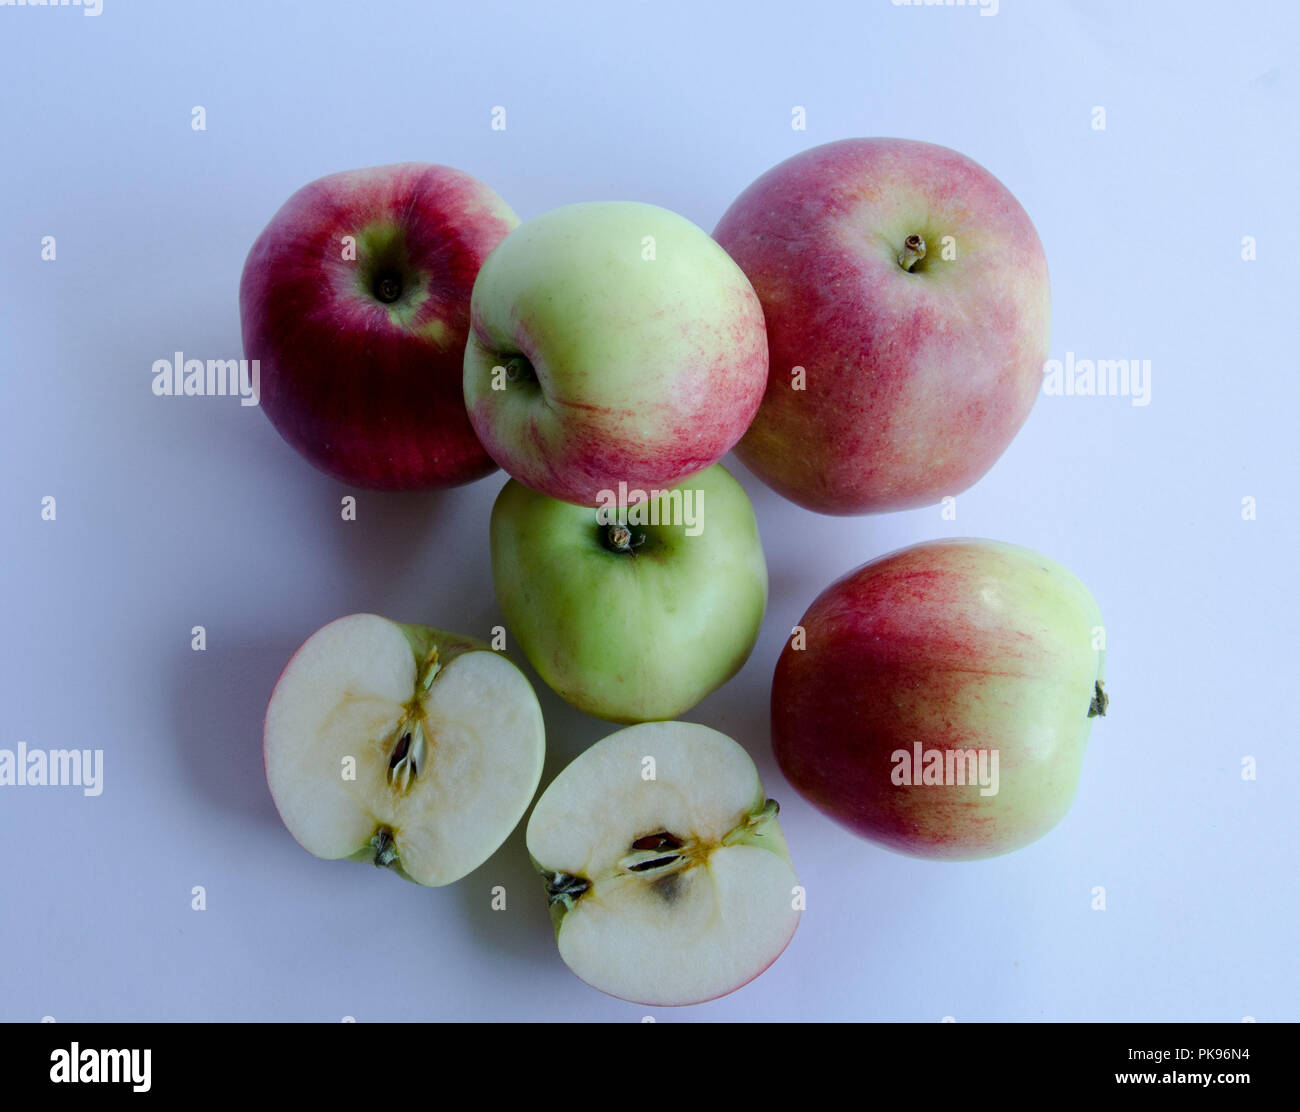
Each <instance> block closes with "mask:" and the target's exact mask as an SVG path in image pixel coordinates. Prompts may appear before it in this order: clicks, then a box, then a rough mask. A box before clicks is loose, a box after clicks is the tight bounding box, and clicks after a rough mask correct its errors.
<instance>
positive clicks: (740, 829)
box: [526, 722, 803, 1005]
mask: <svg viewBox="0 0 1300 1112" xmlns="http://www.w3.org/2000/svg"><path fill="white" fill-rule="evenodd" d="M777 811H778V807H777V805H776V801H775V800H771V799H768V798H767V793H766V792H765V791H764V790H763V785H762V783H761V782H760V781H759V778H758V771H757V770H756V769H755V768H754V762H753V761H751V760H750V759H749V754H747V753H746V752H745V750H744V749H742V748H741V747H740V746H739V745H737V744H736V742H735V741H733V740H732V739H731V738H729V737H727V736H726V734H721V733H719V732H718V731H717V730H711V729H709V728H708V727H707V726H696V725H692V724H691V723H688V722H649V723H646V724H644V725H640V726H632V727H630V728H628V729H626V730H619V731H618V732H617V733H615V734H611V735H610V736H609V737H607V738H605V739H604V740H603V741H598V742H597V743H596V744H595V745H593V746H592V747H591V748H590V749H588V750H587V751H586V752H585V753H583V754H582V755H581V756H579V757H578V758H577V759H576V760H575V761H573V763H572V764H570V765H569V766H568V767H567V768H566V769H565V770H564V771H563V772H561V773H560V775H559V776H557V777H556V778H555V780H554V781H553V782H552V784H551V786H550V787H548V788H547V789H546V791H545V792H543V793H542V798H541V799H539V800H538V801H537V806H536V807H535V808H533V813H532V815H531V816H530V817H529V819H528V830H527V834H526V840H527V843H528V853H529V855H530V856H531V857H532V860H533V864H534V865H535V866H536V868H537V869H538V870H539V871H540V872H541V874H542V876H543V878H544V879H545V881H546V893H547V896H548V897H549V899H550V906H551V920H552V922H553V923H554V926H555V936H556V942H557V943H558V945H559V948H560V956H561V957H562V958H563V959H564V961H565V964H567V965H568V967H569V968H570V969H572V970H573V972H574V973H576V974H577V975H578V976H579V977H581V978H582V979H583V980H584V981H586V982H587V984H589V985H591V986H593V987H594V988H598V989H600V990H601V991H602V992H607V993H609V994H610V995H611V996H618V997H621V998H622V999H624V1000H632V1001H635V1002H636V1003H638V1004H650V1005H677V1004H694V1003H699V1002H700V1001H703V1000H711V999H713V998H714V997H717V996H722V995H724V994H725V993H728V992H732V991H734V990H735V989H738V988H740V987H741V986H742V985H744V984H746V983H748V982H749V981H751V980H753V979H754V978H755V977H757V976H758V975H759V974H760V973H762V972H763V970H765V969H766V968H767V967H768V966H769V965H771V964H772V963H773V962H774V961H776V959H777V958H778V957H779V956H780V954H781V952H782V951H783V950H784V949H785V947H786V944H787V943H788V942H789V941H790V939H791V937H792V936H793V935H794V932H795V928H796V927H797V926H798V925H799V909H800V908H801V907H802V906H803V900H802V892H801V890H800V889H799V887H798V885H799V881H798V880H797V879H796V877H795V873H794V869H793V867H792V866H791V864H790V855H789V853H788V851H787V850H786V844H785V838H784V837H783V836H782V834H781V824H780V823H779V822H778V820H777Z"/></svg>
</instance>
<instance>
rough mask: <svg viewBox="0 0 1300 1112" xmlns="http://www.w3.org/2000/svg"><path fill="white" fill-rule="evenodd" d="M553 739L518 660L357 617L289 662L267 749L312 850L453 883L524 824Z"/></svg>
mask: <svg viewBox="0 0 1300 1112" xmlns="http://www.w3.org/2000/svg"><path fill="white" fill-rule="evenodd" d="M545 744H546V743H545V729H544V727H543V724H542V712H541V708H540V707H539V706H538V704H537V696H536V695H535V694H534V693H533V689H532V686H531V685H530V684H529V682H528V680H527V679H525V678H524V675H523V673H522V672H520V671H519V669H518V668H516V667H515V666H514V665H513V664H512V663H511V662H510V661H509V660H508V659H507V658H506V657H505V656H503V655H501V654H500V653H497V652H493V651H492V650H491V649H490V648H489V647H488V646H487V645H485V644H483V643H482V642H480V641H477V640H475V639H474V638H471V637H463V636H460V635H458V634H454V633H446V632H444V631H442V630H439V629H433V628H431V627H429V626H421V625H406V624H402V623H399V622H393V621H389V620H388V619H387V618H381V617H378V616H377V615H375V614H351V615H349V616H347V617H345V618H339V619H338V620H337V621H334V622H331V623H330V624H329V625H327V626H325V627H324V628H323V629H321V630H319V631H317V632H316V633H314V634H312V636H311V637H309V638H308V639H307V641H306V642H305V643H304V644H303V646H302V647H301V648H300V649H299V650H298V651H297V653H295V654H294V656H293V659H291V660H290V661H289V664H288V665H287V667H286V668H285V670H284V672H283V674H282V675H281V676H280V679H279V681H278V682H277V683H276V685H275V690H274V691H273V692H272V693H271V701H270V704H269V705H268V706H267V708H266V724H265V728H264V740H263V755H264V758H265V762H266V779H267V783H268V784H269V785H270V788H271V795H272V797H273V798H274V799H275V805H276V807H277V808H278V809H279V812H280V817H281V818H282V819H283V820H284V824H285V826H287V827H288V828H289V832H290V833H291V834H292V835H293V836H294V837H295V838H296V839H297V840H298V842H299V844H301V845H302V847H303V848H304V849H306V850H307V851H308V852H310V853H313V854H315V855H316V856H317V857H323V858H326V859H329V860H334V859H337V858H341V857H347V858H351V859H352V860H362V861H372V862H373V863H374V864H376V865H380V866H385V867H388V868H392V869H394V870H395V871H396V872H398V873H399V874H400V875H402V876H404V877H406V878H407V879H408V880H413V881H415V882H416V883H417V884H426V885H441V884H450V883H451V882H452V881H453V880H458V879H460V878H461V877H462V876H464V875H465V874H466V873H468V872H470V871H471V870H473V869H475V868H477V867H478V866H479V865H481V864H482V863H483V862H484V861H486V860H487V858H488V857H490V856H491V855H492V853H493V852H494V851H495V850H496V849H497V847H498V846H500V845H501V843H502V842H503V841H505V839H506V837H507V836H508V835H509V833H510V831H511V830H513V829H514V827H515V825H516V824H517V823H518V822H519V820H520V818H521V817H522V816H523V813H524V811H525V810H526V809H527V807H528V804H529V802H530V801H531V800H532V798H533V793H534V792H535V791H536V790H537V782H538V780H539V779H540V777H541V773H542V758H543V754H544V751H545Z"/></svg>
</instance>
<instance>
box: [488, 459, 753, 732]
mask: <svg viewBox="0 0 1300 1112" xmlns="http://www.w3.org/2000/svg"><path fill="white" fill-rule="evenodd" d="M638 493H641V494H645V493H647V492H638ZM611 494H612V495H614V497H613V498H611V500H610V502H609V503H608V504H607V505H604V506H601V507H598V508H595V509H593V508H592V507H589V506H576V505H573V504H572V503H569V502H562V501H560V500H558V499H555V498H548V497H547V496H546V495H544V494H538V493H537V492H536V491H533V490H529V489H528V487H526V486H524V485H523V484H522V483H520V482H518V481H516V480H514V479H511V480H510V481H509V482H508V483H506V485H505V486H504V487H503V488H502V490H501V493H500V494H499V495H498V496H497V500H496V504H495V505H494V506H493V508H492V526H491V534H492V578H493V582H494V584H495V587H496V596H497V602H498V603H499V604H500V607H501V612H502V614H503V615H504V617H505V620H506V625H507V626H508V627H509V629H510V631H511V633H512V634H513V635H514V636H515V637H516V638H517V639H518V641H519V644H520V646H521V647H522V648H523V651H524V655H525V656H527V657H528V660H529V661H530V662H531V664H532V665H533V667H534V668H535V669H537V672H538V674H539V675H540V676H541V677H542V679H543V680H545V681H546V682H547V684H549V685H550V686H551V687H552V688H553V689H554V690H555V691H556V692H557V693H558V694H559V695H561V696H562V697H563V698H564V699H567V700H568V701H569V702H570V703H572V704H573V705H574V706H576V707H578V708H579V709H580V710H583V711H586V712H587V713H588V714H592V715H595V716H596V717H598V718H607V719H611V720H613V721H615V722H644V721H648V720H650V719H663V718H675V717H677V716H678V715H679V714H681V713H683V712H684V711H686V710H689V709H690V708H691V707H693V706H694V705H695V704H696V703H698V702H699V701H700V700H701V699H703V698H704V696H706V695H707V694H709V692H711V691H713V690H714V689H715V688H718V687H720V686H721V685H722V684H724V683H726V682H727V680H729V679H731V677H732V676H734V675H735V674H736V673H737V672H738V671H739V670H740V668H741V666H742V665H743V664H744V663H745V661H746V660H747V659H748V658H749V654H750V652H751V650H752V649H753V648H754V641H755V640H756V638H757V637H758V630H759V626H760V625H761V623H762V621H763V610H764V607H765V606H766V604H767V564H766V563H765V561H764V559H763V548H762V545H761V543H760V542H759V537H758V524H757V522H756V521H755V520H754V508H753V506H751V505H750V501H749V497H748V495H746V494H745V491H744V489H743V488H742V487H741V485H740V484H739V483H738V482H736V480H735V479H733V478H732V477H731V475H730V474H728V472H727V471H726V469H725V468H723V467H722V465H721V464H715V465H714V466H713V467H710V468H709V469H708V470H706V471H702V472H700V473H699V474H698V475H696V476H694V477H693V478H691V479H688V480H687V481H686V482H684V483H682V484H681V485H680V486H678V487H675V488H670V489H669V490H664V491H659V490H656V491H654V492H653V494H654V495H655V497H646V498H642V499H639V500H633V501H632V502H630V503H629V502H628V500H627V499H623V500H622V503H620V501H619V500H618V498H617V492H611Z"/></svg>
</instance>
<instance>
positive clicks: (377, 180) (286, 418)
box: [239, 162, 519, 490]
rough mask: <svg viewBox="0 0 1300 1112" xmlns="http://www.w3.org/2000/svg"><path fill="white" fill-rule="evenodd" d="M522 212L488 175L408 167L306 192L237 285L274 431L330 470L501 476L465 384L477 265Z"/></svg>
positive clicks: (376, 483) (262, 241)
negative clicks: (477, 431) (478, 429)
mask: <svg viewBox="0 0 1300 1112" xmlns="http://www.w3.org/2000/svg"><path fill="white" fill-rule="evenodd" d="M518 222H519V221H518V219H517V218H516V217H515V214H514V213H513V212H511V211H510V209H509V208H508V207H507V206H506V204H505V202H504V201H502V200H501V198H500V197H498V196H497V195H496V194H495V193H494V192H493V191H492V190H491V189H489V188H488V187H487V186H486V185H484V184H483V183H482V182H480V181H478V180H476V179H475V178H472V177H470V176H469V175H468V174H465V173H462V172H461V171H459V170H453V169H451V168H450V167H447V166H434V165H428V164H425V163H417V162H408V163H401V164H398V165H394V166H377V167H374V168H372V169H368V170H352V171H348V172H345V173H340V174H331V175H329V176H328V177H324V178H321V179H320V180H318V181H314V182H312V183H311V184H310V185H307V186H304V187H303V188H302V189H300V190H298V192H297V193H295V194H294V195H293V196H292V197H290V198H289V200H288V201H286V202H285V204H284V206H283V207H282V208H281V209H280V211H279V212H277V213H276V214H275V216H274V217H273V218H272V220H271V223H270V224H268V225H267V227H266V230H265V231H263V232H262V234H261V235H260V236H258V238H257V242H256V243H254V244H253V249H252V250H251V251H250V252H249V254H248V260H247V262H245V264H244V274H243V278H242V280H241V282H240V288H239V307H240V317H241V319H242V324H243V334H244V353H245V356H246V357H247V358H249V359H256V360H258V361H259V364H260V373H261V399H260V400H261V406H262V409H263V410H265V411H266V415H267V416H268V417H269V418H270V419H271V423H272V424H273V425H274V426H275V427H276V429H277V430H278V431H279V433H280V435H281V436H283V437H284V439H285V440H286V441H287V442H288V443H289V444H290V445H292V446H293V447H294V448H295V449H296V450H297V451H298V452H299V453H300V454H301V455H302V456H303V457H304V458H305V459H307V460H308V461H309V462H310V463H312V464H314V465H315V466H316V467H318V468H319V469H320V470H321V471H324V472H325V473H326V474H327V475H330V476H332V477H333V478H335V479H338V480H339V481H341V482H344V483H349V484H351V485H353V486H358V487H365V488H368V489H373V490H415V489H438V488H444V487H450V486H455V485H457V484H460V483H467V482H469V481H471V480H473V479H479V478H482V477H483V476H484V475H487V474H488V473H490V472H492V471H494V470H496V465H495V464H494V463H493V462H492V460H491V458H490V457H489V456H488V455H487V453H486V452H484V451H483V447H482V445H481V444H479V442H478V438H477V437H475V435H474V430H473V429H472V428H471V427H470V423H469V416H468V415H467V414H466V412H465V401H464V396H463V393H462V390H461V364H462V360H463V357H464V351H465V340H466V337H467V335H468V333H469V299H470V291H471V290H472V289H473V286H474V279H475V277H476V276H477V275H478V270H479V267H480V266H481V265H482V263H483V260H484V259H485V258H486V257H487V254H488V252H489V251H491V250H492V248H494V247H495V246H496V245H497V244H498V243H500V242H501V240H502V239H503V238H505V235H506V233H507V232H509V231H510V229H511V228H513V227H514V226H515V225H516V224H517V223H518Z"/></svg>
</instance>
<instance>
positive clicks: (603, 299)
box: [464, 201, 767, 506]
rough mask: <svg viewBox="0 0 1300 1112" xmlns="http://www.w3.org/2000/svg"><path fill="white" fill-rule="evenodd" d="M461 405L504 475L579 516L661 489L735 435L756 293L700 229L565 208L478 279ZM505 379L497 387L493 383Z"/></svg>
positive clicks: (533, 225) (751, 381)
mask: <svg viewBox="0 0 1300 1112" xmlns="http://www.w3.org/2000/svg"><path fill="white" fill-rule="evenodd" d="M470 318H471V330H470V337H469V342H468V344H467V346H466V348H465V361H464V390H465V403H466V406H467V408H468V410H469V415H470V421H471V423H472V424H473V426H474V429H475V431H476V433H477V435H478V436H479V438H480V440H481V441H482V443H483V446H484V447H485V448H486V449H487V452H488V454H489V455H491V456H492V458H493V459H494V460H496V461H497V462H498V463H499V464H500V465H501V466H502V467H504V468H505V470H506V471H507V472H509V473H510V474H511V475H512V476H513V477H514V478H516V479H519V480H520V481H521V482H523V483H525V484H526V485H528V486H530V487H532V488H533V489H534V490H539V491H541V492H542V493H543V494H549V495H550V496H551V497H553V498H561V499H564V500H565V501H568V502H573V503H576V504H578V505H583V506H595V505H597V504H598V501H599V492H600V491H602V490H612V489H616V488H617V486H618V483H619V482H620V481H624V482H626V483H627V484H628V485H629V486H630V487H635V488H640V489H643V490H650V489H653V488H664V487H670V486H673V485H675V484H677V483H680V482H682V481H683V480H684V479H686V478H688V477H690V476H691V475H694V474H696V473H697V472H699V471H702V470H704V468H706V467H709V466H710V465H712V464H714V463H717V462H718V460H720V459H721V458H722V457H723V456H724V455H725V454H726V453H727V452H728V451H729V450H730V449H731V448H732V446H733V445H734V444H735V443H736V442H737V441H738V440H739V439H740V438H741V436H743V435H744V432H745V430H746V429H747V428H748V427H749V423H750V421H752V420H753V417H754V414H755V413H757V412H758V406H759V403H760V402H761V401H762V398H763V392H764V390H765V389H766V385H767V331H766V328H765V326H764V323H763V309H762V306H761V305H760V304H759V300H758V295H757V294H756V293H755V292H754V288H753V287H752V286H751V285H750V284H749V279H748V278H746V277H745V275H744V273H743V272H742V271H741V269H740V267H738V266H737V265H736V264H735V263H734V262H733V261H732V260H731V257H730V256H729V255H728V254H727V253H726V252H725V251H724V250H723V249H722V248H721V247H719V246H718V244H717V243H716V242H715V241H714V240H713V239H712V238H711V237H710V236H709V234H708V233H707V232H705V231H704V230H703V229H701V228H699V227H697V226H696V225H694V224H692V223H691V222H690V221H689V220H687V219H686V218H685V217H682V216H678V215H677V214H676V213H674V212H669V211H668V210H667V209H663V208H659V207H657V206H655V205H646V204H638V203H635V202H629V201H606V202H591V203H587V204H578V205H567V206H565V207H563V208H558V209H554V210H552V211H551V212H547V213H543V214H542V215H541V216H538V217H535V218H533V219H532V220H529V221H527V222H526V223H524V224H522V225H520V226H519V227H518V228H516V229H515V230H514V231H513V232H512V233H511V234H510V235H508V236H506V238H505V239H504V240H503V241H502V242H501V243H500V244H499V245H498V246H497V247H496V248H495V249H494V250H493V252H492V253H491V254H490V255H489V256H488V258H487V259H486V260H485V262H484V264H483V267H482V269H481V270H480V271H479V274H478V277H477V279H476V280H475V282H474V292H473V296H472V299H471V306H470ZM497 368H503V370H509V372H510V374H509V376H508V377H507V375H506V374H505V373H503V371H498V370H497Z"/></svg>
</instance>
